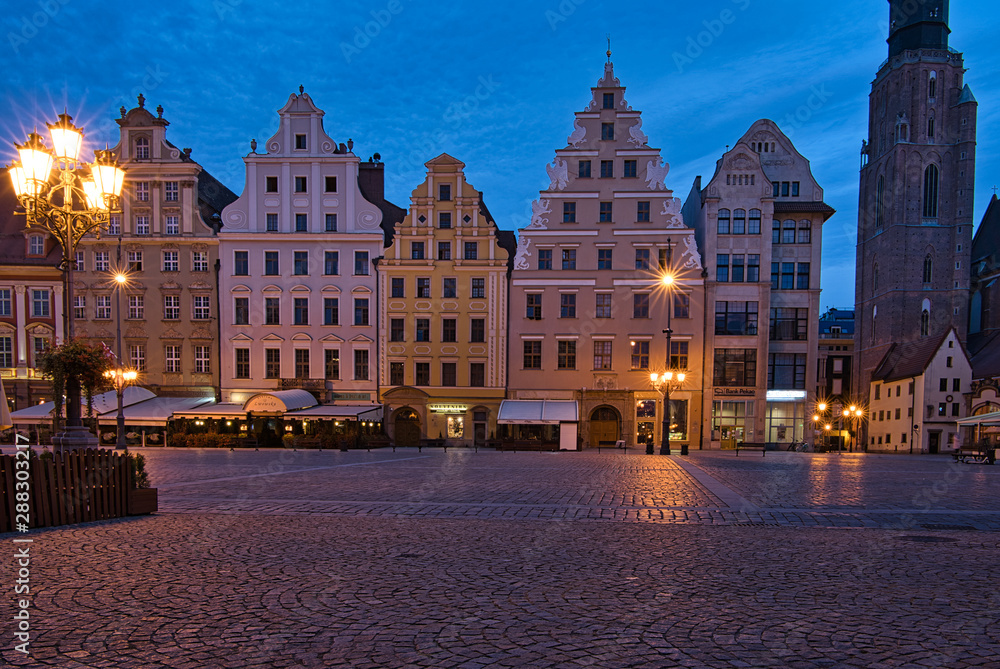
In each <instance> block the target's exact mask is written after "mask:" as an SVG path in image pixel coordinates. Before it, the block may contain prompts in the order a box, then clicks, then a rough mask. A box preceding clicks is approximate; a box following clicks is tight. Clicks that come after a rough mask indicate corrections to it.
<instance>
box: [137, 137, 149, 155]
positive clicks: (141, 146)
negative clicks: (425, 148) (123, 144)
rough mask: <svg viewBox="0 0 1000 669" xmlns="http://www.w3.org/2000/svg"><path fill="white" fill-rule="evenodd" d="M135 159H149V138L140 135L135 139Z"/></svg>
mask: <svg viewBox="0 0 1000 669" xmlns="http://www.w3.org/2000/svg"><path fill="white" fill-rule="evenodd" d="M135 159H136V160H149V140H148V139H146V138H145V137H139V138H137V139H136V140H135Z"/></svg>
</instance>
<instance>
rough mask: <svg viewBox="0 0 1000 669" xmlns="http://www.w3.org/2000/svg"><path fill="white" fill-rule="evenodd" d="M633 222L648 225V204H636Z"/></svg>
mask: <svg viewBox="0 0 1000 669" xmlns="http://www.w3.org/2000/svg"><path fill="white" fill-rule="evenodd" d="M635 220H636V221H638V222H639V223H649V202H645V201H643V202H638V203H636V205H635Z"/></svg>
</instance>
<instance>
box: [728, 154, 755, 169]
mask: <svg viewBox="0 0 1000 669" xmlns="http://www.w3.org/2000/svg"><path fill="white" fill-rule="evenodd" d="M754 167H756V165H754V162H753V159H752V158H750V156H748V155H747V154H745V153H738V154H736V155H735V156H733V157H732V158H730V159H729V160H727V161H726V168H727V169H731V170H752V169H753V168H754Z"/></svg>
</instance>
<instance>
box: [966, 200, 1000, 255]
mask: <svg viewBox="0 0 1000 669" xmlns="http://www.w3.org/2000/svg"><path fill="white" fill-rule="evenodd" d="M998 254H1000V199H997V196H996V195H994V196H993V198H992V199H991V200H990V204H989V206H988V207H987V208H986V213H985V214H983V220H982V222H981V223H980V224H979V228H978V229H977V230H976V235H975V237H973V238H972V263H973V273H975V271H976V269H975V268H976V264H977V263H980V262H982V261H984V260H985V261H986V262H987V266H988V267H991V266H992V265H994V264H995V262H996V261H995V257H996V256H997V255H998Z"/></svg>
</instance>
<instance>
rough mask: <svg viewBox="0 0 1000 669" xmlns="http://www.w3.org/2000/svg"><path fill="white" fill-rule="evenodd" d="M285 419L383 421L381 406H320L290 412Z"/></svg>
mask: <svg viewBox="0 0 1000 669" xmlns="http://www.w3.org/2000/svg"><path fill="white" fill-rule="evenodd" d="M285 418H292V419H296V418H299V419H301V418H308V419H309V420H338V419H341V420H360V421H369V420H370V421H381V420H382V405H381V404H340V405H338V404H320V405H319V406H314V407H309V408H307V409H299V410H298V411H289V412H288V413H286V414H285Z"/></svg>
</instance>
